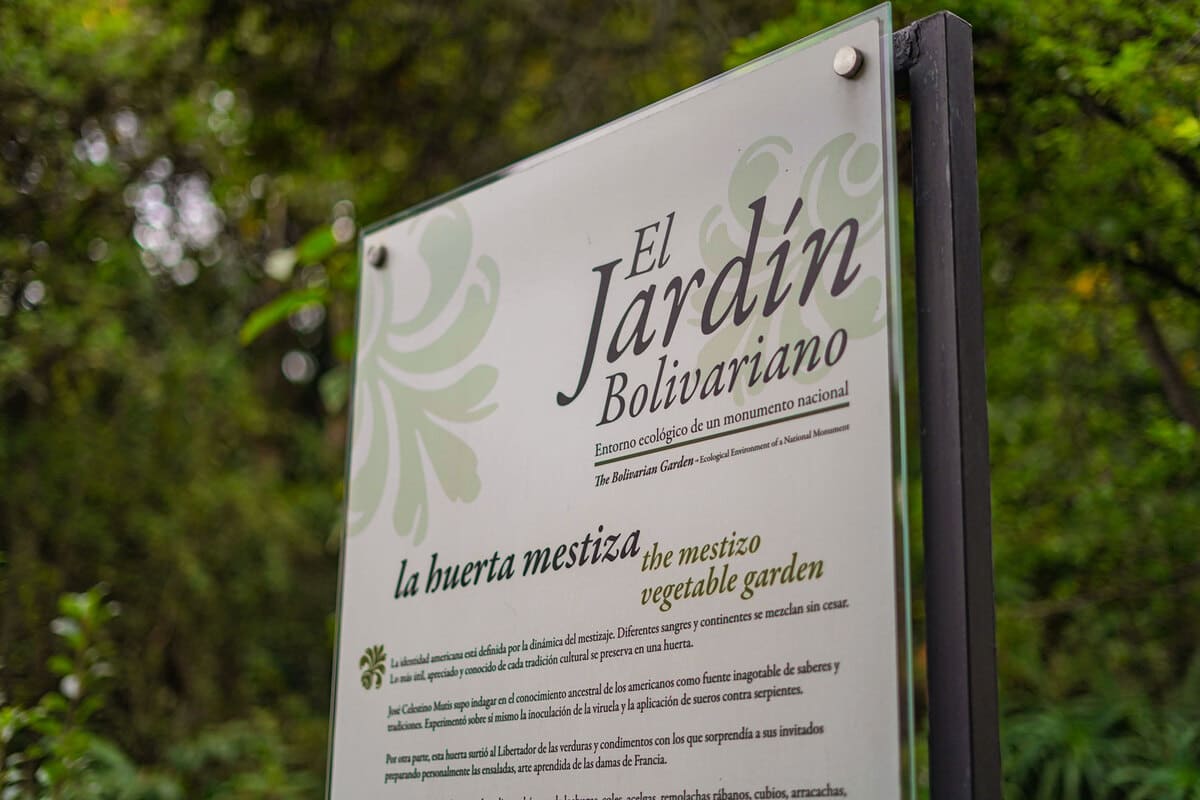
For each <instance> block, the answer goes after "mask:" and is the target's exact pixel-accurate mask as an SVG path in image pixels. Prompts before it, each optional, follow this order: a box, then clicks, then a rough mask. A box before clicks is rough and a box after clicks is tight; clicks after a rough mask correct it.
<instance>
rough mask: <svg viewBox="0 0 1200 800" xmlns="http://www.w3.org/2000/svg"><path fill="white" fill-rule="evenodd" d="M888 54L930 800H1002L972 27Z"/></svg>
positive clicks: (949, 28) (938, 33) (942, 22)
mask: <svg viewBox="0 0 1200 800" xmlns="http://www.w3.org/2000/svg"><path fill="white" fill-rule="evenodd" d="M894 42H895V45H896V47H895V50H896V55H897V64H896V66H897V69H898V70H905V71H907V73H908V93H909V100H910V103H911V107H912V155H913V195H914V207H915V212H916V251H917V253H916V254H917V332H918V367H919V373H920V396H921V470H922V476H923V487H924V541H925V617H926V642H927V648H928V649H927V655H928V665H929V775H930V788H931V791H932V796H933V798H934V800H962V799H963V798H971V800H999V798H1000V742H999V730H1000V729H999V713H998V709H997V698H996V630H995V629H996V620H995V606H994V604H995V600H994V596H993V588H992V533H991V491H990V476H989V467H988V438H987V430H988V427H987V386H986V376H985V373H984V361H983V344H984V342H983V290H982V281H981V276H980V255H979V186H978V179H977V175H976V159H975V87H974V73H973V70H972V64H971V55H972V47H971V26H970V25H968V24H967V23H966V22H964V21H963V20H962V19H960V18H958V17H956V16H954V15H953V14H951V13H949V12H945V11H942V12H939V13H937V14H934V15H933V16H930V17H926V18H924V19H921V20H919V21H917V22H915V23H914V24H913V25H911V26H909V27H908V28H906V29H904V30H902V31H898V32H897V34H896V36H895V40H894Z"/></svg>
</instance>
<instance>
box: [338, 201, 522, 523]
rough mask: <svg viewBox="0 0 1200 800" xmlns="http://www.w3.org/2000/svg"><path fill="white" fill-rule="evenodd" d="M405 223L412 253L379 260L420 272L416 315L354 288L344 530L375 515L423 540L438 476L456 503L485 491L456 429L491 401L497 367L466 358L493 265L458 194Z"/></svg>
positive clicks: (486, 301)
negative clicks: (355, 337) (399, 314)
mask: <svg viewBox="0 0 1200 800" xmlns="http://www.w3.org/2000/svg"><path fill="white" fill-rule="evenodd" d="M402 226H403V227H402V228H401V234H402V235H404V236H408V237H413V239H414V240H415V242H414V243H415V247H408V248H404V252H408V253H415V254H416V255H415V257H409V258H404V257H396V258H395V259H393V261H394V263H390V264H389V265H388V267H387V269H388V270H423V271H424V275H425V278H426V281H425V284H424V285H425V286H426V288H425V289H424V291H425V294H424V297H423V299H422V300H421V302H420V307H419V308H418V309H417V310H416V312H415V313H413V314H411V315H409V316H408V317H407V318H405V319H397V318H394V317H395V311H394V308H395V298H394V297H392V296H391V295H389V294H387V293H386V292H382V291H381V292H372V291H367V290H365V289H364V291H363V292H362V296H361V298H360V303H361V308H360V311H359V314H360V320H359V355H358V362H357V365H356V378H355V384H356V385H355V397H354V417H353V422H354V432H353V438H354V440H353V443H352V446H351V453H352V462H351V479H350V487H351V491H350V498H349V510H348V518H347V528H348V531H349V532H350V533H351V534H356V533H360V532H361V531H363V530H364V529H365V528H366V527H367V526H368V525H369V524H371V523H372V522H374V521H376V520H377V519H378V518H380V517H381V516H382V517H384V518H387V519H389V521H390V527H391V528H392V530H394V531H395V532H396V533H397V534H399V535H401V536H408V535H411V536H412V537H413V544H420V543H421V542H422V541H423V540H424V538H425V536H426V534H427V533H428V530H429V499H430V491H431V490H432V484H433V483H434V482H436V485H437V486H438V487H440V489H441V491H442V493H443V494H444V495H445V496H446V498H448V499H449V500H452V501H455V502H471V501H473V500H475V499H476V498H477V497H478V496H479V493H480V490H481V486H482V484H481V481H480V477H479V470H478V460H477V458H476V456H475V452H474V450H472V449H471V446H470V445H469V444H467V442H466V441H465V439H464V438H463V433H464V430H465V429H466V427H467V426H468V425H469V424H471V423H474V422H478V421H479V420H481V419H483V418H485V417H487V416H488V415H489V414H491V413H492V412H493V411H495V409H496V404H495V403H494V402H489V398H490V396H491V394H492V391H493V389H494V388H495V386H496V380H497V377H498V372H497V370H496V368H495V367H492V366H489V365H486V364H472V363H470V359H471V355H472V353H474V351H475V350H476V348H478V346H479V344H480V342H482V341H483V338H484V336H485V335H486V334H487V331H488V329H489V328H490V327H491V324H492V320H493V318H494V316H495V313H496V303H497V299H498V296H499V290H500V270H499V267H498V266H497V264H496V262H495V261H494V260H493V259H491V258H490V257H488V256H486V255H478V256H476V255H475V253H474V247H475V243H474V237H473V231H472V226H471V221H470V218H469V217H468V215H467V212H466V209H465V208H464V207H463V206H462V204H461V203H451V204H447V205H445V206H442V207H440V208H438V209H435V210H433V211H430V212H427V213H425V214H421V215H420V216H418V217H416V218H415V219H413V220H410V221H409V222H407V223H402ZM409 277H411V276H406V278H409ZM380 283H382V282H380ZM377 285H380V284H377ZM422 285H423V283H422V281H420V280H405V282H404V286H406V287H410V286H422ZM430 473H432V478H433V480H432V481H431V480H430Z"/></svg>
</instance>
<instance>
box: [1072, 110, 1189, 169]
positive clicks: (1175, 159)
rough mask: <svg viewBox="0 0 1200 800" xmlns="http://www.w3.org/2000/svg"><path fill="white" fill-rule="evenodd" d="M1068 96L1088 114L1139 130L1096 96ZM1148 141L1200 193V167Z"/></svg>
mask: <svg viewBox="0 0 1200 800" xmlns="http://www.w3.org/2000/svg"><path fill="white" fill-rule="evenodd" d="M1067 96H1068V97H1070V98H1071V99H1072V100H1074V101H1075V102H1076V104H1078V105H1079V108H1080V109H1081V110H1082V111H1083V112H1084V113H1087V114H1091V115H1092V116H1096V117H1100V118H1102V119H1106V120H1108V121H1109V122H1111V123H1113V124H1114V125H1116V126H1118V127H1120V128H1124V129H1125V130H1127V131H1134V130H1136V129H1137V123H1135V122H1134V121H1133V120H1131V119H1129V118H1128V117H1126V116H1125V115H1124V114H1123V113H1121V111H1120V110H1118V109H1116V108H1114V107H1113V106H1111V105H1109V104H1107V103H1105V102H1103V101H1102V100H1100V99H1099V98H1097V97H1096V96H1094V95H1090V94H1084V93H1082V92H1070V91H1068V92H1067ZM1146 140H1147V141H1149V142H1150V146H1151V147H1153V148H1154V152H1155V153H1157V154H1158V156H1159V157H1160V158H1161V159H1163V160H1164V161H1166V162H1167V163H1169V164H1171V165H1172V166H1173V167H1175V169H1176V170H1177V171H1178V172H1179V175H1180V177H1182V178H1183V179H1184V180H1185V181H1187V182H1188V184H1190V185H1191V187H1192V189H1194V190H1196V191H1200V165H1197V164H1196V162H1195V161H1193V160H1192V159H1191V158H1188V157H1187V156H1186V155H1184V154H1183V153H1180V152H1177V151H1175V150H1172V149H1171V148H1169V147H1166V146H1164V145H1161V144H1159V143H1158V142H1156V141H1154V140H1153V139H1151V138H1150V137H1149V136H1146Z"/></svg>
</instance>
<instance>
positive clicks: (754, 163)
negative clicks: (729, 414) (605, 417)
mask: <svg viewBox="0 0 1200 800" xmlns="http://www.w3.org/2000/svg"><path fill="white" fill-rule="evenodd" d="M793 152H794V148H793V147H792V144H791V142H789V141H788V140H787V139H785V138H783V137H781V136H768V137H764V138H762V139H759V140H758V141H757V142H755V143H754V144H752V145H750V146H749V147H748V148H746V150H745V152H744V153H743V154H742V156H741V158H739V159H738V161H737V164H736V165H734V168H733V173H732V175H731V176H730V178H729V195H728V198H729V206H728V208H723V207H721V206H714V207H713V208H712V209H711V210H710V211H709V212H708V214H706V215H705V217H704V220H703V222H702V223H701V226H700V254H701V257H702V259H703V260H704V265H705V267H706V268H707V269H708V271H709V272H710V273H711V275H710V277H709V280H711V279H712V277H713V276H715V275H716V274H717V273H718V272H720V271H721V269H722V268H723V267H724V266H725V265H726V264H727V263H728V262H729V260H730V259H731V258H734V257H736V256H740V255H743V254H744V253H745V244H741V245H738V244H735V242H736V241H740V242H743V243H744V242H746V241H747V240H748V238H749V232H750V229H751V225H752V223H753V219H754V212H753V211H752V210H751V209H750V208H749V205H750V203H752V202H754V201H755V200H756V199H757V198H759V197H763V196H766V197H768V202H767V206H766V210H765V214H764V219H763V222H762V227H761V230H760V233H759V240H758V247H757V248H756V250H755V259H754V268H753V270H752V272H751V277H750V280H751V284H750V289H751V291H752V292H756V293H760V294H765V293H766V290H767V286H768V284H769V283H770V280H771V276H772V273H773V272H774V263H771V264H768V263H767V255H768V254H769V253H771V251H773V250H774V249H775V248H776V247H777V246H779V244H780V243H782V242H783V241H784V239H788V240H790V241H791V248H790V250H789V252H788V258H787V261H786V264H785V267H784V274H783V279H784V284H783V285H786V283H787V282H789V281H790V282H791V283H792V284H793V285H800V284H802V283H803V281H804V276H805V274H806V272H807V268H808V264H809V261H810V257H811V248H810V252H809V253H805V252H804V242H805V241H806V240H807V238H808V237H809V235H810V234H812V233H813V231H815V230H818V229H820V228H825V229H826V230H827V231H828V232H829V233H830V234H831V233H832V232H833V230H834V229H836V227H837V226H838V225H840V224H841V223H842V222H843V221H844V220H846V219H847V218H848V217H853V218H855V219H856V220H858V223H859V229H858V239H857V245H856V248H857V247H861V246H862V245H863V244H865V243H866V242H868V241H870V240H872V239H873V238H874V237H875V236H877V235H878V234H879V233H880V232H881V231H882V230H883V228H884V202H883V193H884V176H883V160H882V153H881V152H880V149H879V147H877V146H876V145H874V144H871V143H858V144H856V137H855V135H854V134H853V133H845V134H842V135H841V136H838V137H835V138H834V139H833V140H831V141H830V142H828V143H827V144H825V145H824V146H822V147H821V148H820V149H819V150H817V152H816V154H815V155H814V156H813V157H812V159H811V160H810V161H809V163H808V165H807V166H806V167H805V166H804V165H796V164H794V163H789V162H791V161H793V159H792V158H791V156H792V154H793ZM799 169H804V172H803V177H802V178H801V181H800V186H799V192H800V197H802V198H803V200H804V205H803V207H802V209H801V211H800V214H799V216H798V217H797V218H796V220H795V221H794V222H793V223H792V225H791V228H790V230H788V232H787V235H786V236H785V235H784V227H785V224H786V221H787V214H788V213H789V212H790V211H791V206H792V201H793V199H794V197H793V196H791V195H786V196H785V195H784V194H783V193H782V192H781V191H780V190H779V189H778V188H774V189H773V188H772V186H773V185H774V184H776V183H777V182H780V181H781V179H782V178H783V176H784V174H785V172H798V171H799ZM732 226H737V227H738V228H739V229H740V231H739V233H738V234H737V235H736V236H734V235H733V234H731V232H730V230H731V227H732ZM844 244H845V242H844V237H843V238H842V240H839V241H838V242H837V243H836V244H834V245H833V249H832V250H831V252H830V253H829V256H828V261H827V262H826V263H827V264H836V263H837V262H838V259H839V258H840V257H841V254H842V250H843V248H844ZM831 274H832V269H829V270H826V271H825V272H823V273H822V276H821V279H820V280H818V281H817V282H816V285H815V287H814V290H813V293H812V296H811V297H810V299H809V302H808V303H807V304H806V305H805V306H804V307H801V306H800V305H799V304H798V303H796V302H794V301H791V302H788V303H786V304H785V305H784V306H783V307H781V308H780V309H779V311H778V312H777V313H775V314H774V315H772V316H771V317H768V318H765V319H764V318H762V317H758V318H756V319H752V321H750V322H749V323H748V324H746V325H742V326H733V325H727V326H724V327H723V328H722V329H721V330H720V331H718V332H717V333H716V334H714V335H713V336H712V338H711V339H710V340H709V341H708V343H707V344H706V345H705V346H704V348H703V349H702V350H701V353H700V358H699V365H701V366H704V365H711V364H715V363H717V362H718V361H721V360H729V359H730V358H732V357H733V356H734V355H735V354H737V355H740V354H742V353H746V352H748V351H751V350H754V349H756V348H757V344H756V343H757V340H758V337H759V336H762V337H764V340H765V341H767V342H771V341H776V342H794V341H796V340H797V339H801V338H808V337H810V336H813V335H814V334H818V335H822V336H825V335H827V333H828V331H829V330H834V329H837V328H845V330H846V333H847V335H848V336H849V337H850V338H851V339H863V338H866V337H869V336H872V335H874V334H875V333H877V332H879V331H880V330H882V329H883V327H884V325H885V324H886V323H887V304H886V302H885V299H886V298H885V287H884V284H883V281H882V280H881V279H880V278H878V277H867V278H860V279H858V280H857V281H855V285H854V288H853V289H852V290H850V291H847V292H846V293H845V294H842V295H841V296H839V297H836V298H835V297H833V296H832V295H831V294H830V293H829V289H828V286H827V279H828V277H829V275H831ZM729 296H730V293H724V294H723V296H722V298H721V303H720V304H719V306H718V307H723V303H724V301H727V300H728V299H729ZM703 302H704V295H703V294H700V293H697V294H694V295H693V296H692V305H693V308H694V309H695V310H696V311H697V312H699V311H700V309H701V307H702V305H703ZM822 323H823V324H822ZM827 372H828V367H824V366H822V367H820V368H818V369H814V370H813V371H812V372H805V371H803V370H801V371H800V372H799V373H797V374H796V375H795V376H794V378H793V379H794V380H796V381H797V382H800V383H813V382H815V381H818V380H820V379H821V378H822V377H824V376H825V374H826V373H827ZM763 388H764V384H762V383H759V384H758V385H756V386H754V387H752V388H750V389H749V390H747V389H746V387H745V386H744V385H743V382H741V381H739V382H738V384H737V386H736V387H735V388H734V397H735V399H736V400H737V402H738V403H742V402H744V401H745V399H746V396H745V395H746V392H747V391H749V393H750V394H757V393H758V392H760V391H762V390H763Z"/></svg>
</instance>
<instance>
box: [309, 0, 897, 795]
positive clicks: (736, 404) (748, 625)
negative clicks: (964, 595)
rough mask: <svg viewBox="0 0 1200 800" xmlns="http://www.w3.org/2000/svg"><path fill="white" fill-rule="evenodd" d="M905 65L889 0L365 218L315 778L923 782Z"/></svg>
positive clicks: (496, 786) (435, 787) (768, 788)
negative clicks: (326, 712)
mask: <svg viewBox="0 0 1200 800" xmlns="http://www.w3.org/2000/svg"><path fill="white" fill-rule="evenodd" d="M847 48H850V49H847ZM890 58H891V20H890V12H889V9H888V8H887V7H886V6H885V7H880V8H879V9H875V10H873V11H870V12H867V13H865V14H863V15H860V16H859V17H856V18H854V19H851V20H848V21H847V22H845V23H843V24H841V25H839V26H837V27H835V28H833V29H830V30H828V31H825V32H823V33H821V34H818V35H816V36H814V37H811V38H809V39H806V40H804V41H802V42H798V43H797V44H795V45H792V46H791V47H788V48H785V49H784V50H782V51H779V52H777V53H775V54H772V55H769V56H766V57H764V58H762V59H760V60H758V61H756V62H753V63H752V64H749V65H747V66H745V67H743V68H740V69H738V70H735V71H733V72H731V73H729V74H726V75H723V76H721V77H719V78H717V79H714V80H712V81H709V82H707V83H705V84H702V85H700V86H697V87H695V88H693V89H691V90H688V91H686V92H683V93H681V94H679V95H676V96H674V97H671V98H669V99H667V100H664V101H662V102H660V103H657V104H655V105H653V106H650V107H648V108H646V109H643V110H641V111H639V112H637V113H635V114H632V115H630V116H628V117H625V118H623V119H621V120H618V121H616V122H614V123H612V124H610V125H607V126H605V127H603V128H600V129H598V130H596V131H594V132H592V133H589V134H586V135H584V136H582V137H579V138H578V139H575V140H572V141H569V142H567V143H565V144H563V145H560V146H558V147H556V148H554V149H551V150H549V151H547V152H545V153H543V154H540V155H538V156H535V157H534V158H531V159H529V160H527V161H525V162H522V163H520V164H518V165H516V166H514V167H512V168H509V169H508V170H505V171H503V172H501V173H499V174H497V175H496V176H493V177H491V178H488V179H485V180H483V181H479V182H477V183H476V184H473V185H471V186H468V187H465V188H464V189H463V190H462V191H460V192H456V193H454V194H453V195H451V196H448V197H445V198H440V199H438V200H435V201H432V202H430V203H427V204H425V205H423V206H420V207H418V208H416V209H413V210H411V211H409V212H406V213H404V214H402V215H400V216H398V217H396V218H394V219H392V220H388V221H385V222H384V223H381V224H380V225H378V226H375V227H374V228H371V229H369V230H368V231H367V232H366V233H365V234H364V238H363V242H362V246H363V250H364V256H365V258H364V267H363V273H362V280H361V284H360V297H359V312H358V327H357V333H358V339H357V342H358V352H357V356H356V362H355V378H354V387H353V410H352V434H351V445H350V456H349V477H348V499H347V506H348V508H347V520H346V539H345V545H344V550H343V556H342V576H341V588H340V600H339V632H338V644H337V663H336V670H335V686H334V714H333V732H332V744H331V754H330V778H329V794H330V796H331V797H334V798H338V799H339V800H351V799H353V800H359V799H360V798H374V797H405V796H419V797H425V798H492V799H494V798H539V799H540V798H555V800H558V799H559V798H571V799H572V800H574V798H576V797H578V798H602V797H603V798H610V799H611V798H617V799H619V800H632V799H633V798H639V799H640V798H646V797H653V798H659V800H663V799H664V798H688V800H704V799H705V798H707V799H710V800H729V799H731V798H745V800H750V798H754V800H764V799H766V798H784V797H787V798H794V797H859V798H871V799H872V800H880V799H882V798H897V797H902V796H905V795H906V794H907V790H906V788H905V786H906V778H905V777H903V776H904V775H905V769H904V768H903V760H904V755H903V754H904V731H905V726H906V725H907V724H908V722H907V720H908V703H909V700H908V698H909V693H910V690H909V686H908V682H907V680H908V679H907V676H906V669H905V664H906V653H907V644H906V642H907V634H906V631H907V614H908V609H907V581H906V577H905V572H904V568H903V552H904V548H905V546H906V541H905V528H904V522H903V508H902V504H903V497H904V489H903V484H902V475H903V464H902V462H903V451H902V442H903V436H902V431H901V430H900V428H899V425H900V421H901V420H902V418H903V415H902V409H901V408H900V403H901V397H902V392H901V387H900V380H901V377H900V376H901V374H902V370H901V367H900V364H899V353H900V347H899V342H898V339H899V332H900V325H899V321H898V319H897V316H896V314H897V309H898V303H897V302H896V295H897V263H896V244H895V242H896V236H897V234H896V201H895V175H894V163H893V162H894V142H893V138H894V134H893V124H894V123H893V113H892V98H893V89H892V84H891V74H892V73H891V62H890ZM859 60H861V64H859V63H858V62H859ZM835 63H836V64H837V68H836V69H835Z"/></svg>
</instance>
